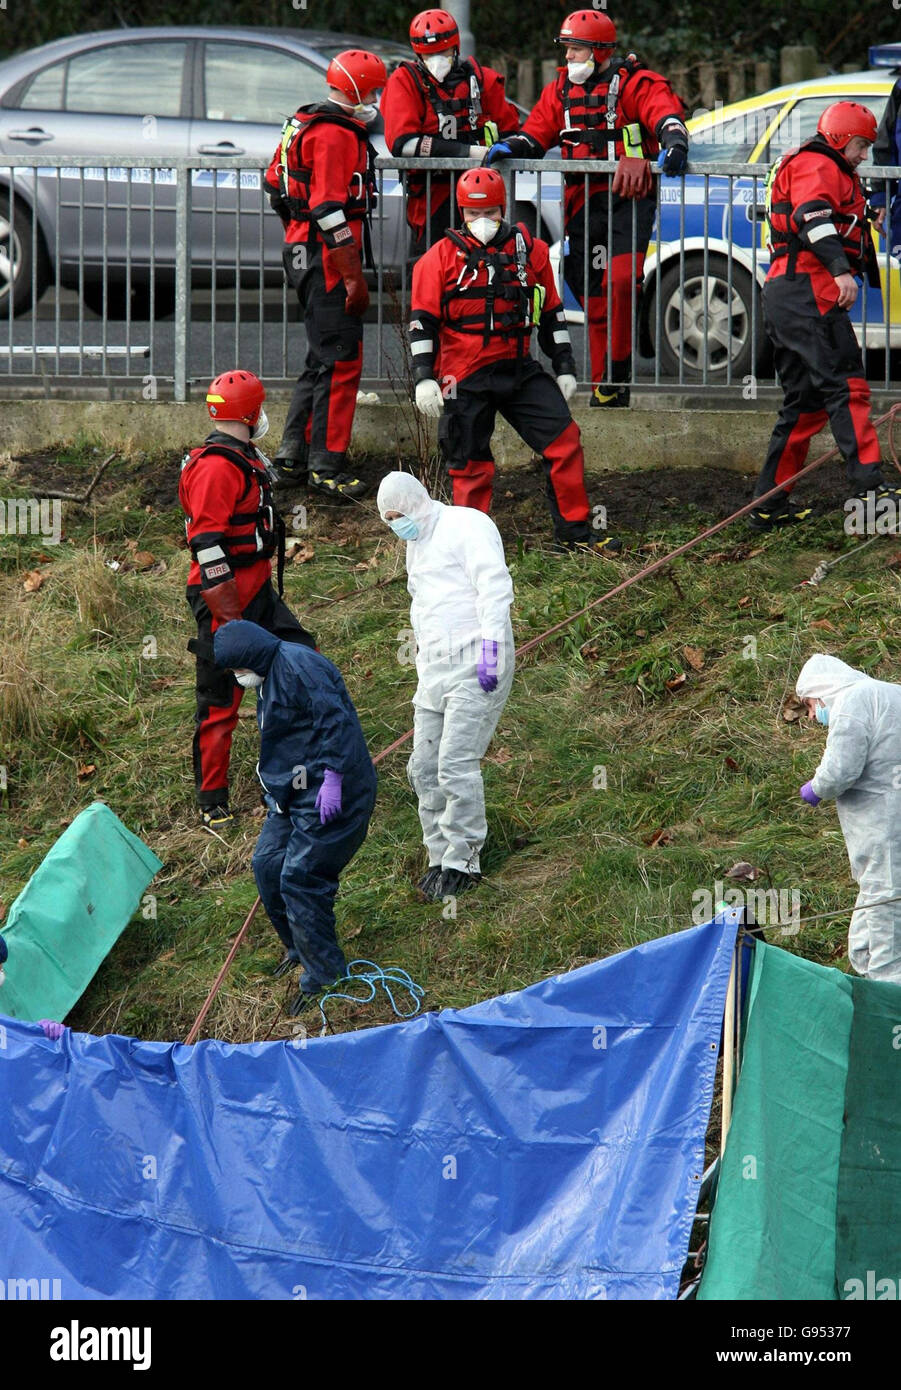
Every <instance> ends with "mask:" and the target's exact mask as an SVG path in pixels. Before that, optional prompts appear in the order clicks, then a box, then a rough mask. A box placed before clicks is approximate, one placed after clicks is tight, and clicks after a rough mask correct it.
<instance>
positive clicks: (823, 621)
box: [810, 618, 838, 632]
mask: <svg viewBox="0 0 901 1390" xmlns="http://www.w3.org/2000/svg"><path fill="white" fill-rule="evenodd" d="M810 626H811V627H812V628H816V629H817V631H818V632H838V628H837V627H836V626H835V624H834V623H830V621H829V619H828V618H817V619H816V620H815V621H814V622H812V623H811V624H810Z"/></svg>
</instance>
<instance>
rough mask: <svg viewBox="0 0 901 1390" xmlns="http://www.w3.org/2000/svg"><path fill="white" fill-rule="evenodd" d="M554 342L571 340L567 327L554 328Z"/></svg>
mask: <svg viewBox="0 0 901 1390" xmlns="http://www.w3.org/2000/svg"><path fill="white" fill-rule="evenodd" d="M554 342H555V343H568V342H569V334H568V333H567V331H566V329H565V328H555V329H554Z"/></svg>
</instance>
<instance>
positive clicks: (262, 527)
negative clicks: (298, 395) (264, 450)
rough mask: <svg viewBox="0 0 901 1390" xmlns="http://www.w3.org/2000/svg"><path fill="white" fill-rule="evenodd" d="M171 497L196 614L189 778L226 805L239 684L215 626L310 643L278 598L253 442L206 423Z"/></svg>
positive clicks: (275, 531)
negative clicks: (220, 666)
mask: <svg viewBox="0 0 901 1390" xmlns="http://www.w3.org/2000/svg"><path fill="white" fill-rule="evenodd" d="M178 500H179V502H180V503H181V506H182V510H183V511H184V513H185V518H186V520H185V530H186V532H187V537H188V545H189V547H190V550H191V568H190V570H189V571H188V587H187V599H188V603H189V604H190V606H191V611H192V612H193V614H194V617H195V618H196V619H197V636H196V638H193V639H192V640H191V641H190V642H189V643H188V650H189V651H191V652H193V653H194V655H195V657H196V661H197V715H196V719H195V731H194V780H195V784H196V789H197V801H198V804H199V805H200V806H201V807H203V808H204V809H205V810H208V809H211V808H212V807H214V806H226V805H228V763H229V753H230V751H231V740H232V733H233V732H234V728H235V725H236V723H237V722H238V706H239V705H240V703H241V696H242V694H243V693H244V692H243V689H242V687H241V686H240V685H238V683H237V681H236V680H235V678H234V676H233V675H232V674H231V672H230V671H220V670H217V669H216V666H215V665H214V663H213V633H214V632H215V631H216V629H217V628H218V627H220V626H221V625H222V623H223V622H224V621H229V620H230V619H232V618H248V619H249V620H250V621H251V622H254V623H258V624H259V626H260V627H264V628H265V629H266V630H267V632H272V633H274V634H275V635H276V637H280V638H281V639H282V640H283V641H285V642H302V643H303V644H304V645H305V646H307V647H314V648H315V646H316V643H315V641H314V639H313V637H312V636H311V634H310V633H309V632H307V630H306V628H304V627H302V626H301V624H300V623H299V622H298V621H297V619H296V618H295V616H294V614H293V613H292V612H291V610H290V609H289V608H288V606H287V605H286V604H285V603H283V602H282V598H281V595H282V566H283V562H284V535H285V530H284V524H283V522H282V519H281V517H280V516H279V515H278V512H277V511H276V510H275V507H274V505H273V501H272V488H271V484H270V481H269V474H268V472H267V470H266V466H265V464H264V462H263V460H262V459H261V457H260V455H259V454H258V453H257V451H256V449H255V448H254V447H253V445H252V444H242V443H241V441H240V440H238V439H235V438H234V437H233V436H232V435H230V434H225V433H223V432H222V431H220V430H213V432H212V434H209V435H207V438H206V440H205V441H204V443H203V444H202V445H201V446H200V447H199V448H197V449H192V450H191V451H190V453H189V454H187V455H186V457H185V459H184V462H183V464H182V471H181V479H180V481H179V485H178ZM273 555H277V557H278V593H276V591H275V589H274V588H273V586H272V556H273ZM223 586H227V587H223ZM207 600H209V601H207Z"/></svg>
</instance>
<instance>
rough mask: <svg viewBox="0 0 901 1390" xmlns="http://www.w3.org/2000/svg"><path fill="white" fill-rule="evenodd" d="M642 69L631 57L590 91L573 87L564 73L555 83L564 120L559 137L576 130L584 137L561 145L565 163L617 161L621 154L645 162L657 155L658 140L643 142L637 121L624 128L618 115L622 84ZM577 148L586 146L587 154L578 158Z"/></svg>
mask: <svg viewBox="0 0 901 1390" xmlns="http://www.w3.org/2000/svg"><path fill="white" fill-rule="evenodd" d="M644 67H645V64H644V63H642V62H641V61H640V60H639V59H638V58H636V56H635V54H634V53H630V54H629V56H628V57H627V58H625V59H624V60H623V61H622V62H620V63H619V65H618V66H613V67H612V70H608V72H607V74H606V75H605V77H604V79H603V80H602V81H600V82H598V83H597V84H596V86H594V87H592V88H591V90H590V91H586V89H585V88H584V87H583V86H581V85H579V86H576V85H574V84H573V83H572V82H571V81H570V79H569V75H568V73H567V72H566V69H565V68H564V69H563V71H562V72H561V73H560V74H559V76H558V79H557V94H558V96H559V98H560V103H561V105H562V107H563V116H564V125H563V129H562V130H561V132H560V133H561V135H562V134H563V132H564V131H567V130H579V131H581V132H582V134H583V138H582V139H581V140H580V141H578V143H576V142H570V141H563V142H562V143H561V155H562V157H563V158H564V159H576V158H578V159H619V157H620V155H622V154H627V155H634V156H636V157H638V158H643V159H647V158H650V157H652V156H653V155H656V154H657V152H658V150H659V148H660V147H659V145H658V143H657V140H656V139H655V138H654V137H653V136H649V137H648V136H646V137H645V139H644V140H642V129H641V125H640V124H639V123H638V122H637V121H635V122H631V123H625V124H624V123H623V120H622V115H621V112H620V97H621V92H622V87H623V83H624V82H626V81H627V80H628V79H629V78H630V77H631V76H632V74H633V73H635V72H638V71H640V70H641V69H643V68H644ZM579 145H587V146H588V153H587V154H581V153H580V154H578V155H577V154H576V150H577V149H578V146H579Z"/></svg>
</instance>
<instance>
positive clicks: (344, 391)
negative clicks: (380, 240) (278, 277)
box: [264, 101, 375, 476]
mask: <svg viewBox="0 0 901 1390" xmlns="http://www.w3.org/2000/svg"><path fill="white" fill-rule="evenodd" d="M374 157H375V151H374V150H373V148H372V146H371V145H370V143H369V140H368V138H367V134H366V126H365V125H364V124H363V122H362V121H358V120H355V119H354V118H353V117H352V116H348V115H347V114H346V113H345V112H344V111H342V109H341V107H340V106H338V105H337V103H335V102H331V101H325V102H322V103H321V104H319V105H312V106H302V107H300V109H299V110H298V111H297V112H296V113H295V115H294V116H292V117H291V118H290V120H288V121H286V122H285V126H284V128H283V131H282V140H281V142H280V144H279V147H278V149H277V150H276V152H275V154H274V155H273V157H272V161H271V163H270V165H269V168H268V170H267V171H266V176H265V179H264V183H265V186H266V188H267V189H268V191H269V200H270V202H271V204H272V207H273V208H274V209H275V211H276V212H277V213H278V215H279V217H280V218H281V219H282V222H283V223H284V227H285V245H284V248H283V251H282V259H283V261H284V267H285V276H286V278H287V280H288V283H289V284H290V285H291V286H293V288H294V290H295V291H296V292H297V298H298V299H299V301H300V305H301V309H302V311H303V316H304V324H305V327H306V332H307V343H308V347H307V358H306V364H305V366H304V370H303V371H302V372H301V374H300V376H299V377H298V379H297V385H296V387H295V388H294V394H293V396H292V398H291V404H290V406H289V407H288V416H287V419H286V421H285V430H284V433H283V435H282V442H281V444H280V446H279V455H280V457H286V458H296V459H304V458H307V457H308V459H309V466H310V468H311V469H315V470H316V471H317V472H322V473H325V474H327V475H329V476H334V475H335V474H337V473H340V472H342V471H343V468H344V462H345V454H346V452H347V448H348V445H349V444H350V436H351V430H352V428H353V421H354V412H355V410H356V404H357V389H358V387H359V384H360V376H361V374H362V371H363V321H362V318H361V317H359V316H358V315H356V314H349V313H347V312H346V311H345V307H344V305H345V299H346V297H347V295H346V290H345V283H344V280H343V278H342V273H341V269H340V263H341V260H342V256H343V255H345V253H346V249H347V248H355V249H356V253H357V255H358V256H359V257H360V258H361V260H364V261H365V262H366V263H367V264H369V263H371V259H372V258H371V253H370V235H369V227H370V215H371V212H372V208H373V207H374V205H375V176H374V174H373V169H372V162H373V159H374ZM308 451H309V452H308Z"/></svg>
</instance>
